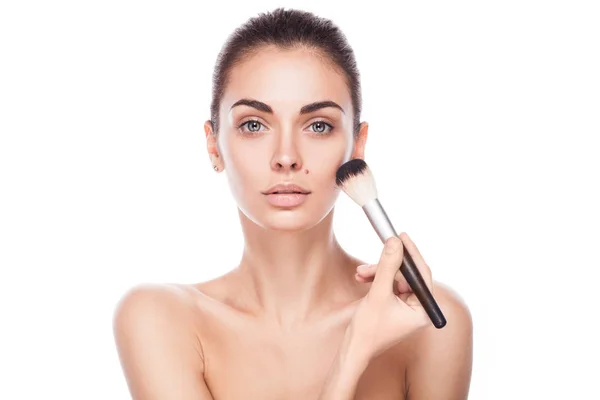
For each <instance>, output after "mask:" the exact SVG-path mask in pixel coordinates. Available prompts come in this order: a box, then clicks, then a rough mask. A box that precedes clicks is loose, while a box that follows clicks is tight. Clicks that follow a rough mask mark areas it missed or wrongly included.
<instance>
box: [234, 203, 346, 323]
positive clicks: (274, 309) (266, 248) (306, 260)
mask: <svg viewBox="0 0 600 400" xmlns="http://www.w3.org/2000/svg"><path fill="white" fill-rule="evenodd" d="M240 219H241V222H242V230H243V233H244V237H245V246H244V252H243V255H242V260H241V262H240V265H239V267H238V268H237V275H238V277H239V278H240V279H241V281H240V283H241V285H240V286H241V287H242V289H241V293H240V295H242V296H244V297H245V298H244V302H245V303H246V304H247V305H250V304H251V308H254V309H255V310H257V311H256V312H257V313H260V314H262V316H263V317H265V318H266V319H269V320H272V321H274V322H275V323H277V324H280V325H282V326H287V327H290V326H297V325H299V324H302V322H304V321H306V320H307V319H309V318H310V317H312V316H315V315H321V314H324V313H326V312H327V310H330V309H332V308H335V307H336V306H339V305H341V304H344V302H347V301H348V299H350V298H352V296H353V294H355V293H356V287H357V284H356V282H355V280H354V272H355V269H354V268H355V267H356V265H357V260H356V259H354V258H353V257H351V256H350V255H348V254H347V253H346V252H345V251H344V250H343V249H342V248H341V247H340V245H339V243H338V242H337V240H336V238H335V235H334V233H333V229H332V228H333V227H332V223H333V209H332V211H331V212H330V213H329V214H328V215H327V216H326V217H325V218H323V220H321V221H320V222H319V223H318V224H317V225H315V226H314V227H312V228H310V229H307V230H304V231H293V232H291V231H290V232H288V231H279V230H267V229H264V228H262V227H260V226H258V225H256V224H255V223H254V222H253V221H251V220H249V219H248V217H246V216H245V215H244V214H243V213H242V212H241V211H240ZM242 293H243V294H242Z"/></svg>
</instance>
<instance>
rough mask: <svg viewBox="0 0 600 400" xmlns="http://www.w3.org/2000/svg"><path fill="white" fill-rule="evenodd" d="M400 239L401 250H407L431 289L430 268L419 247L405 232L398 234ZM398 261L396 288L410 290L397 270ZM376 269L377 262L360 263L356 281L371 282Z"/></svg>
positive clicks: (395, 278) (395, 276)
mask: <svg viewBox="0 0 600 400" xmlns="http://www.w3.org/2000/svg"><path fill="white" fill-rule="evenodd" d="M400 239H401V240H402V243H403V245H404V249H403V251H407V252H408V253H409V254H410V255H411V256H412V258H413V261H414V262H415V264H416V265H417V268H418V269H419V272H420V273H421V275H422V276H423V279H424V280H425V283H426V284H427V286H428V287H429V290H432V284H433V282H432V276H431V269H430V268H429V266H428V265H427V263H425V260H424V259H423V256H422V255H421V253H420V251H419V249H418V248H417V246H416V245H415V244H414V242H413V241H412V240H411V238H410V237H409V236H408V235H407V234H406V233H405V232H402V233H401V234H400ZM382 256H383V255H382ZM400 263H401V261H399V264H398V266H397V269H396V272H395V275H394V280H395V281H396V287H397V290H398V291H399V292H400V293H407V292H412V289H411V288H410V286H409V285H408V282H407V281H406V278H404V276H403V275H402V273H401V272H400V270H399V268H400ZM377 270H378V264H365V265H361V266H359V267H358V268H357V270H356V275H355V278H356V280H357V281H359V282H362V283H366V282H372V281H373V280H374V277H375V276H376V275H377Z"/></svg>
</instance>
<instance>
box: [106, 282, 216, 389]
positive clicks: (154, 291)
mask: <svg viewBox="0 0 600 400" xmlns="http://www.w3.org/2000/svg"><path fill="white" fill-rule="evenodd" d="M186 301H187V300H186V297H185V294H184V293H183V292H181V291H180V289H179V288H176V287H172V286H167V285H164V286H158V285H152V286H150V285H146V286H138V287H136V288H134V289H132V290H130V291H129V292H128V293H127V294H126V295H125V296H123V298H122V299H121V301H120V303H119V305H118V306H117V308H116V310H115V313H114V320H113V329H114V336H115V342H116V346H117V351H118V353H119V358H120V360H121V366H122V368H123V373H124V374H125V378H126V380H127V384H128V386H129V391H130V394H131V397H132V399H133V400H165V399H178V400H192V399H194V400H211V399H212V395H211V393H210V391H209V390H208V387H207V386H206V383H205V382H204V379H203V373H204V367H203V365H204V362H203V358H202V348H201V346H200V341H199V338H198V336H197V334H196V332H195V330H194V328H193V320H192V313H191V312H190V307H189V305H188V304H187V303H186Z"/></svg>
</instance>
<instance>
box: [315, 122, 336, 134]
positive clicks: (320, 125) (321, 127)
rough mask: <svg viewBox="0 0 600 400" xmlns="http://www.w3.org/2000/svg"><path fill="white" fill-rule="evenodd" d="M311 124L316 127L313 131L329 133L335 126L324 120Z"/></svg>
mask: <svg viewBox="0 0 600 400" xmlns="http://www.w3.org/2000/svg"><path fill="white" fill-rule="evenodd" d="M310 126H312V127H313V128H314V131H313V132H316V133H329V132H330V131H331V130H332V129H333V126H331V125H329V124H328V123H326V122H323V121H316V122H313V123H312V124H310ZM327 128H329V130H328V131H327Z"/></svg>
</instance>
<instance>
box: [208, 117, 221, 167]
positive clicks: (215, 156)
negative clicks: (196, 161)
mask: <svg viewBox="0 0 600 400" xmlns="http://www.w3.org/2000/svg"><path fill="white" fill-rule="evenodd" d="M204 133H205V136H206V150H207V151H208V156H209V158H210V162H211V164H212V167H213V169H214V170H215V171H217V172H219V171H222V170H223V168H224V165H223V158H222V157H221V155H220V154H219V147H218V145H217V135H215V132H214V130H213V124H212V121H211V120H208V121H206V122H205V123H204Z"/></svg>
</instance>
